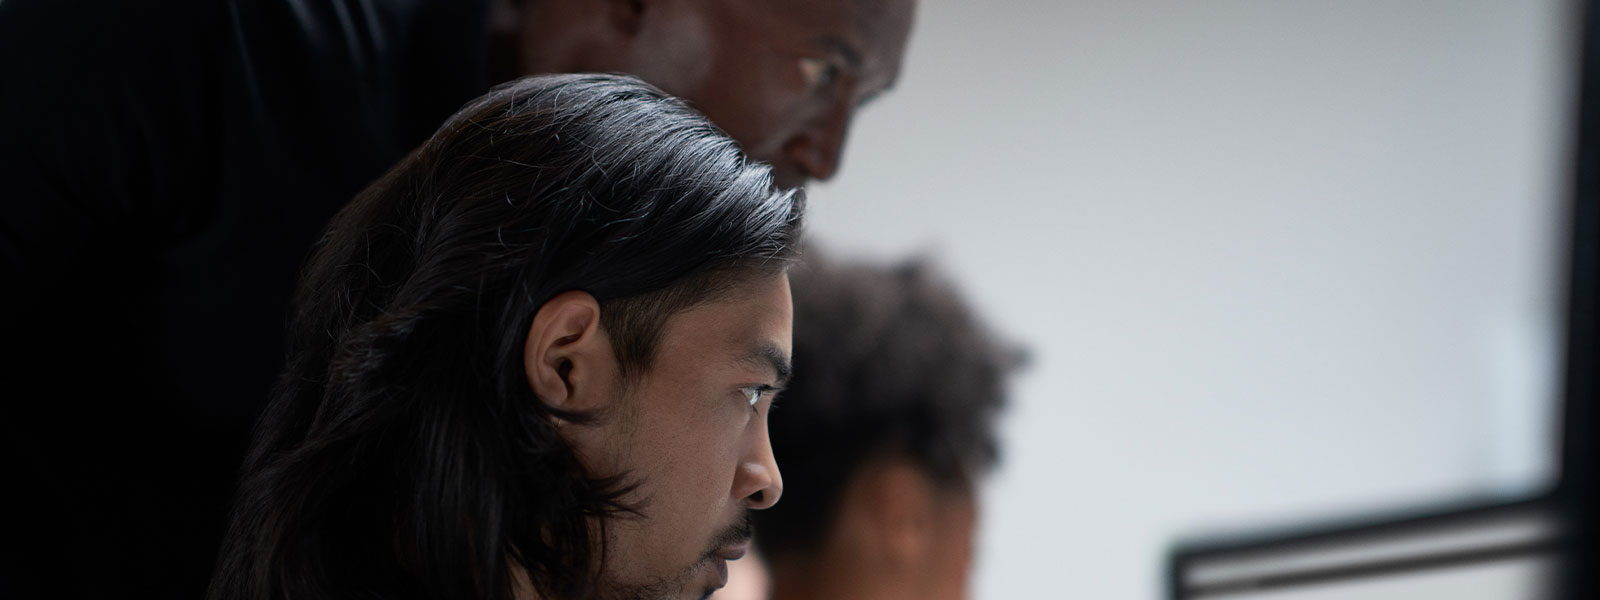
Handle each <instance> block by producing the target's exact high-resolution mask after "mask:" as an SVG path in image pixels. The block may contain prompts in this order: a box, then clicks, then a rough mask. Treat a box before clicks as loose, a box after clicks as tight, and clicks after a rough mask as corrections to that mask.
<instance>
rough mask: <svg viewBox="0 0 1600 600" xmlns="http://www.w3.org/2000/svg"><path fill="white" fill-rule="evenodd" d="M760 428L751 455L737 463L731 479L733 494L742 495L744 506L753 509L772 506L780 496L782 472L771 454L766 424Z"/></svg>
mask: <svg viewBox="0 0 1600 600" xmlns="http://www.w3.org/2000/svg"><path fill="white" fill-rule="evenodd" d="M760 429H761V434H760V435H761V437H760V439H758V440H755V444H754V448H753V449H752V452H751V453H750V455H749V456H746V457H745V460H743V461H741V462H740V463H739V472H738V473H737V474H736V476H735V477H734V482H733V485H734V489H733V493H734V496H735V497H738V498H743V499H744V501H745V504H746V506H749V507H750V508H751V509H753V510H761V509H763V508H771V507H772V505H774V504H777V503H778V497H779V496H782V495H783V475H782V474H781V473H779V472H778V460H777V458H775V457H774V456H773V455H772V440H771V438H769V437H768V436H767V428H766V426H765V425H763V426H761V428H760Z"/></svg>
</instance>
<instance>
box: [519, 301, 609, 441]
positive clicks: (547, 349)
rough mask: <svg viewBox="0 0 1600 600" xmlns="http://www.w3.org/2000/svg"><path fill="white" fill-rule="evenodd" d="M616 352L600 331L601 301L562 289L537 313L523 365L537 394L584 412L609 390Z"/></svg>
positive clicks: (555, 405) (550, 403) (557, 405)
mask: <svg viewBox="0 0 1600 600" xmlns="http://www.w3.org/2000/svg"><path fill="white" fill-rule="evenodd" d="M615 362H616V357H615V355H613V354H612V352H611V342H610V341H609V340H607V339H606V337H605V332H603V331H601V330H600V303H599V302H598V301H596V300H595V299H594V296H591V295H589V294H588V293H587V292H582V291H577V290H573V291H568V292H562V293H561V294H559V295H557V296H556V297H554V298H551V299H550V300H549V301H548V302H545V303H544V305H543V306H540V307H539V311H538V312H536V313H534V315H533V325H531V326H529V327H528V337H527V340H526V341H524V342H523V347H522V368H523V371H524V372H525V373H526V374H527V377H528V386H529V387H530V388H532V389H533V393H534V395H535V396H538V397H539V400H541V401H543V402H544V403H545V404H546V405H548V406H550V407H552V408H558V409H562V410H568V411H583V410H588V409H592V408H595V407H596V406H598V405H599V404H600V403H601V402H602V401H603V400H604V399H605V398H606V397H607V395H608V386H609V384H610V383H611V382H612V381H613V380H614V379H613V377H614V375H615V372H616V365H615Z"/></svg>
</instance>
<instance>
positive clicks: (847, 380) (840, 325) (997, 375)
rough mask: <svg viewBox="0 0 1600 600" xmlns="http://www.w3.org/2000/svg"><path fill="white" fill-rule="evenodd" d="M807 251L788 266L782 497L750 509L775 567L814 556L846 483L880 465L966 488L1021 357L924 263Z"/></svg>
mask: <svg viewBox="0 0 1600 600" xmlns="http://www.w3.org/2000/svg"><path fill="white" fill-rule="evenodd" d="M805 255H806V257H805V259H804V261H803V262H802V263H801V264H800V265H799V266H796V267H795V268H794V270H793V271H791V272H790V281H791V286H792V289H793V290H794V356H793V361H794V373H795V375H794V378H793V379H791V380H790V381H789V384H788V386H787V389H785V390H784V392H783V394H782V395H781V396H779V398H778V400H779V405H778V406H777V408H775V409H774V410H773V412H772V418H771V420H770V421H769V423H770V424H769V425H768V432H769V434H770V435H771V436H772V452H773V455H774V456H776V457H777V459H778V463H779V464H781V465H783V481H784V492H783V502H782V503H780V504H778V505H777V506H774V507H772V508H770V509H767V510H762V511H756V512H754V513H752V514H751V515H750V517H751V520H752V521H753V523H754V525H755V535H756V542H757V543H758V544H759V545H760V547H761V552H762V553H763V554H764V555H766V556H767V557H768V558H770V559H773V561H774V563H775V564H776V563H778V562H781V561H782V560H783V559H790V558H799V559H804V558H808V557H814V556H815V553H816V552H818V551H819V550H820V549H821V547H822V545H823V544H824V542H825V538H826V536H827V535H829V534H830V533H831V532H832V530H833V527H832V524H833V522H834V519H835V517H836V515H837V513H838V508H839V504H840V501H841V500H842V499H843V496H844V492H845V489H846V487H847V486H848V485H849V483H850V482H851V481H852V479H853V478H854V476H855V475H857V473H859V472H860V470H861V467H862V466H863V465H866V464H870V463H872V462H873V461H874V460H876V459H885V458H893V459H902V460H908V461H910V462H911V464H913V465H915V466H917V467H919V468H920V469H921V470H922V471H923V472H924V473H926V474H927V475H928V476H929V478H930V479H932V480H933V482H934V483H935V484H938V485H940V486H943V487H944V488H945V489H962V490H965V489H970V486H971V485H972V484H974V483H975V479H976V477H978V476H979V475H980V474H981V473H982V472H983V471H985V470H986V469H988V468H990V467H992V466H993V465H994V464H995V462H996V461H997V460H998V458H999V441H998V439H997V436H996V433H995V419H996V417H997V416H998V415H999V413H1000V410H1001V409H1002V408H1003V407H1004V405H1005V380H1006V376H1007V375H1008V374H1009V373H1010V372H1011V371H1012V370H1014V369H1015V368H1017V367H1018V366H1020V365H1021V364H1022V361H1023V359H1024V357H1023V351H1022V350H1021V349H1020V348H1018V347H1015V346H1012V345H1010V344H1008V343H1005V342H1003V341H1001V340H1000V339H998V338H997V337H995V336H994V335H993V334H992V333H991V332H990V331H989V330H988V329H987V328H986V327H984V326H983V324H982V323H981V322H979V321H978V319H977V317H976V316H975V315H974V314H973V313H972V310H971V308H969V307H968V305H967V304H966V303H965V302H964V301H963V300H962V299H961V297H960V296H959V295H958V294H957V293H956V290H955V289H954V288H953V287H952V286H951V284H950V283H948V282H947V281H946V280H945V279H944V278H943V277H941V276H939V275H938V273H936V272H935V271H934V269H933V268H932V267H931V266H930V265H929V264H928V263H927V262H926V261H924V260H910V261H906V262H903V263H899V264H895V265H878V264H874V263H867V262H847V261H838V260H833V259H829V258H827V257H826V256H824V255H821V254H819V253H818V252H816V251H814V249H807V250H806V253H805Z"/></svg>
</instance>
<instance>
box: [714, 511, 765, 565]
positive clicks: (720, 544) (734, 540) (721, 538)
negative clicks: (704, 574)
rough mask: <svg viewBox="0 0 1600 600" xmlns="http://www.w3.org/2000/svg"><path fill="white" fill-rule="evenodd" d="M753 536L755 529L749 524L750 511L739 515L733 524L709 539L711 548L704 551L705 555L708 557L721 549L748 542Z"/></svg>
mask: <svg viewBox="0 0 1600 600" xmlns="http://www.w3.org/2000/svg"><path fill="white" fill-rule="evenodd" d="M754 534H755V527H754V526H752V525H751V524H750V511H748V510H747V511H745V512H742V513H739V518H738V519H735V520H734V522H733V524H731V525H728V526H727V527H725V528H723V530H722V531H719V532H717V535H716V536H715V537H713V538H711V548H710V549H708V550H706V553H705V555H706V556H707V557H710V556H711V555H712V554H713V553H715V552H716V551H717V550H719V549H721V548H724V547H726V546H732V545H734V544H738V543H741V542H745V541H748V540H749V539H750V537H751V536H752V535H754Z"/></svg>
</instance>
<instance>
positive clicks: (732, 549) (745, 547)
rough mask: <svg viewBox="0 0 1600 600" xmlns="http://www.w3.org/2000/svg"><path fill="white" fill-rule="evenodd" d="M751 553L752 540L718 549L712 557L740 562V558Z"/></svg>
mask: <svg viewBox="0 0 1600 600" xmlns="http://www.w3.org/2000/svg"><path fill="white" fill-rule="evenodd" d="M749 551H750V540H744V541H741V542H738V543H735V544H729V545H727V546H723V547H721V548H717V551H716V552H712V553H711V555H712V556H715V557H717V558H720V559H723V560H739V559H740V558H743V557H744V554H745V553H746V552H749Z"/></svg>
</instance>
